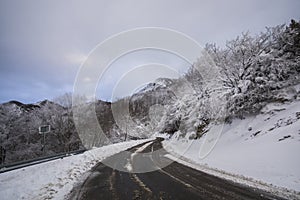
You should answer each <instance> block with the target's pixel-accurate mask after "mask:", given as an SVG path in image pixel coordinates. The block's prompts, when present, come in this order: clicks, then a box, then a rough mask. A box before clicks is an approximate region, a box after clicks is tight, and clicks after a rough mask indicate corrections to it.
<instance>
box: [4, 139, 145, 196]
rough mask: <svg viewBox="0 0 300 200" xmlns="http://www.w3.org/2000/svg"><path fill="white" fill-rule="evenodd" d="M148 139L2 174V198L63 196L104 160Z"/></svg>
mask: <svg viewBox="0 0 300 200" xmlns="http://www.w3.org/2000/svg"><path fill="white" fill-rule="evenodd" d="M146 141H149V139H148V140H137V141H129V142H123V143H118V144H113V145H109V146H104V147H101V148H95V149H92V150H90V151H86V152H85V153H83V154H80V155H74V156H70V157H66V158H63V159H58V160H54V161H50V162H46V163H42V164H38V165H34V166H30V167H27V168H22V169H18V170H14V171H10V172H6V173H2V174H0V197H1V200H13V199H30V200H33V199H36V200H37V199H64V197H65V195H66V194H68V193H69V192H70V191H71V189H72V188H73V185H74V184H75V183H76V182H77V181H78V180H79V179H80V177H82V175H83V174H84V173H85V172H87V171H88V170H90V169H91V168H92V167H93V166H94V165H95V164H97V163H98V162H100V161H101V160H103V159H105V158H107V157H109V156H111V155H113V154H116V153H119V152H121V151H124V150H126V149H128V148H130V147H132V146H135V145H138V144H141V143H143V142H146Z"/></svg>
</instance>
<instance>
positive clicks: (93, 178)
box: [69, 139, 282, 200]
mask: <svg viewBox="0 0 300 200" xmlns="http://www.w3.org/2000/svg"><path fill="white" fill-rule="evenodd" d="M158 149H160V151H156V150H158ZM129 152H130V153H128V152H127V153H125V152H121V153H118V154H116V155H114V156H111V157H109V158H107V159H106V162H110V163H112V164H114V166H116V168H119V169H122V168H123V169H128V170H129V171H131V170H138V169H137V168H147V169H150V168H152V169H157V170H155V171H152V172H147V173H128V172H122V171H119V170H115V169H112V168H110V167H108V166H106V165H104V164H102V163H99V164H98V165H96V166H95V167H94V168H93V169H92V171H91V173H90V175H89V176H88V177H87V179H86V180H84V181H83V182H82V183H81V184H79V185H78V186H77V187H75V188H74V189H73V190H72V192H71V194H70V195H69V199H72V200H73V199H282V198H279V197H276V196H274V195H272V194H269V193H267V192H264V191H261V190H259V189H256V188H250V187H247V186H242V185H239V184H237V183H233V182H229V181H226V180H223V179H220V178H218V177H214V176H212V175H208V174H206V173H203V172H201V171H197V170H195V169H192V168H189V167H187V166H184V165H182V164H179V163H177V162H173V163H172V164H170V165H168V166H166V167H163V168H161V169H160V167H159V166H164V163H166V162H170V160H169V159H168V158H167V157H165V155H167V154H168V153H167V152H166V151H165V150H164V149H163V148H162V145H161V140H160V139H157V140H155V141H154V142H147V143H144V144H141V145H138V146H135V147H133V148H131V149H130V150H129ZM139 152H143V153H146V152H148V153H149V154H138V153H139ZM128 161H130V162H129V163H130V164H128Z"/></svg>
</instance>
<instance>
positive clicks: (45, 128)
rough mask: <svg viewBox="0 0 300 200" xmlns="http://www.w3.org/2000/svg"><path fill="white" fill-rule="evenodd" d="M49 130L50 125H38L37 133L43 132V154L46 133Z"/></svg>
mask: <svg viewBox="0 0 300 200" xmlns="http://www.w3.org/2000/svg"><path fill="white" fill-rule="evenodd" d="M50 130H51V126H50V125H43V126H40V127H39V134H43V154H45V146H46V133H49V132H50Z"/></svg>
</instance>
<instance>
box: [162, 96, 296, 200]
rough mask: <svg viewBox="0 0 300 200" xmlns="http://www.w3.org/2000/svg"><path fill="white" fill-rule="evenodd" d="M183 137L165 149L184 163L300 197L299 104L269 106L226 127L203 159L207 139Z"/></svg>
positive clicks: (175, 136)
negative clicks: (203, 147) (286, 191)
mask: <svg viewBox="0 0 300 200" xmlns="http://www.w3.org/2000/svg"><path fill="white" fill-rule="evenodd" d="M219 126H220V125H219ZM214 130H215V129H214ZM211 132H212V129H211V130H210V131H209V132H208V133H207V134H211ZM179 135H180V133H177V134H176V133H175V135H174V136H173V137H172V138H171V139H169V140H166V141H164V143H163V144H164V147H165V148H166V149H167V150H168V151H169V152H170V153H171V154H172V155H173V156H174V155H175V156H177V157H178V155H182V156H183V160H185V161H188V162H190V163H194V164H196V165H193V166H194V167H195V168H197V166H202V168H200V169H201V170H203V169H207V172H208V173H212V174H215V175H218V176H223V177H225V178H228V179H231V180H233V179H232V178H230V177H232V175H234V176H235V177H236V178H238V177H239V178H240V179H244V180H248V181H252V182H256V183H261V184H260V185H269V186H277V187H281V188H288V189H289V190H294V191H296V193H298V197H299V198H300V195H299V194H300V170H299V169H300V156H299V152H300V102H299V101H296V102H293V103H286V104H280V103H277V104H276V103H273V104H268V105H267V106H266V107H265V108H264V109H263V110H262V111H261V113H260V114H259V115H257V116H249V117H246V118H245V119H242V120H241V119H235V120H233V121H232V123H231V124H224V126H223V130H222V132H221V136H220V138H219V140H218V142H217V144H216V146H215V147H214V148H213V150H212V151H211V152H210V153H209V154H208V155H207V156H206V157H205V158H203V159H201V158H200V156H199V152H200V147H201V144H202V143H203V140H204V138H201V139H199V140H189V139H188V137H189V135H188V134H187V135H186V136H185V138H180V136H179ZM170 157H172V156H170ZM181 162H184V161H182V160H181ZM188 162H186V163H185V164H187V163H188ZM212 169H213V170H212ZM227 175H228V176H230V177H228V176H227ZM264 183H266V184H264ZM278 189H279V188H278ZM281 191H282V190H281Z"/></svg>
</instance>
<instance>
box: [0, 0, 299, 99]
mask: <svg viewBox="0 0 300 200" xmlns="http://www.w3.org/2000/svg"><path fill="white" fill-rule="evenodd" d="M299 8H300V1H299V0H251V1H250V0H249V1H244V0H227V1H222V0H220V1H216V0H205V1H201V0H135V1H133V0H132V1H127V0H118V1H116V0H106V1H92V0H81V1H79V0H78V1H76V0H75V1H67V0H43V1H40V0H24V1H23V0H19V1H17V0H0V27H1V28H0V52H1V54H0V70H1V71H0V90H1V93H0V102H5V101H9V100H13V99H14V100H18V101H21V102H25V103H31V102H37V101H40V100H43V99H53V98H54V97H56V96H59V95H61V94H63V93H65V92H71V91H72V90H73V83H74V81H75V78H76V74H77V72H78V69H79V67H80V64H81V62H82V61H83V60H84V59H85V58H86V57H87V55H88V53H89V52H90V51H91V50H92V49H93V48H94V47H95V46H96V45H97V44H98V43H100V42H102V41H103V40H105V39H106V38H108V37H110V36H111V35H113V34H116V33H119V32H121V31H125V30H128V29H132V28H137V27H149V26H151V27H153V26H154V27H165V28H170V29H174V30H177V31H180V32H182V33H185V34H187V35H189V36H190V37H192V38H194V39H195V40H196V41H198V42H199V43H200V44H202V45H204V44H205V43H210V42H215V43H217V44H218V45H221V46H222V45H224V44H225V42H226V40H230V39H233V38H235V37H236V36H237V35H239V34H240V33H241V32H245V31H250V32H251V33H253V34H256V33H259V32H260V31H263V30H264V28H265V27H266V26H275V25H278V24H283V23H288V22H289V21H290V19H291V18H294V19H297V20H299V18H300V12H299ZM162 55H163V56H162ZM176 59H177V58H174V56H173V57H172V56H170V55H167V54H164V53H157V52H151V51H149V52H143V53H138V52H137V53H135V54H133V55H130V56H128V57H127V58H121V59H120V61H119V62H116V63H115V64H114V70H111V71H110V72H109V73H108V74H106V77H104V78H103V80H101V81H102V82H101V83H100V84H102V85H101V86H99V88H100V87H102V88H104V89H102V90H99V91H98V96H99V97H100V98H102V99H106V100H109V99H110V96H111V89H112V88H113V86H114V84H115V83H116V82H117V81H120V80H119V79H120V76H122V75H124V73H126V71H127V72H128V71H130V70H132V69H133V68H134V66H138V65H141V64H143V63H149V62H156V63H162V64H164V65H172V66H175V68H176V66H177V69H179V70H181V71H184V69H183V68H184V67H187V65H186V63H184V62H182V61H180V60H176ZM179 65H182V66H183V68H182V66H181V67H180V66H179ZM118 68H119V69H118ZM120 68H122V70H120ZM155 69H157V67H156V68H155V67H154V68H153V73H156V74H157V76H162V74H163V73H166V76H171V77H173V76H175V75H174V74H173V73H169V72H167V71H164V70H160V71H159V72H157V71H156V72H154V71H155ZM149 73H151V72H150V71H147V74H149ZM133 74H134V73H133ZM143 76H145V74H141V75H140V76H139V77H143ZM150 77H152V76H150ZM153 78H155V76H153ZM130 80H133V78H131V79H128V80H127V81H128V84H129V85H130ZM132 82H134V80H133V81H132ZM137 87H138V85H137ZM126 93H130V91H127V90H126V87H124V89H123V94H122V95H126Z"/></svg>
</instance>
